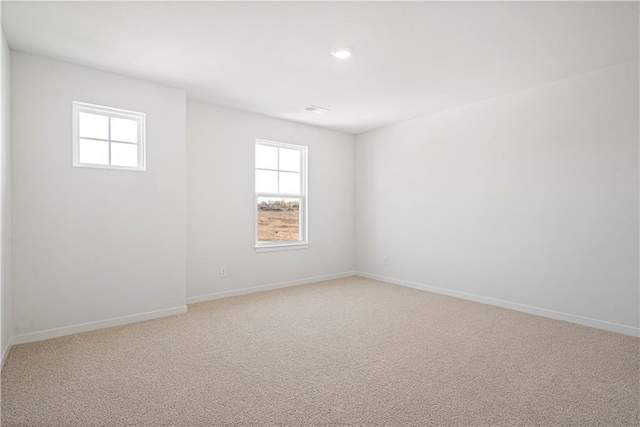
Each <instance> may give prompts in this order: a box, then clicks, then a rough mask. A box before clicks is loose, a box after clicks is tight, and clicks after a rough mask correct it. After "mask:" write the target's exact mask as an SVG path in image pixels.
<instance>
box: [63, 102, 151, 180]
mask: <svg viewBox="0 0 640 427" xmlns="http://www.w3.org/2000/svg"><path fill="white" fill-rule="evenodd" d="M144 118H145V115H144V113H136V112H134V111H126V110H119V109H116V108H109V107H102V106H99V105H91V104H84V103H81V102H74V103H73V166H79V167H89V168H103V169H124V170H135V171H144V170H145V167H146V166H145V150H144V149H145V147H144Z"/></svg>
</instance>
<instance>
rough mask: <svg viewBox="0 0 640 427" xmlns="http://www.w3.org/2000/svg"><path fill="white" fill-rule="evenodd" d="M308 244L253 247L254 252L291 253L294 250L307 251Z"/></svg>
mask: <svg viewBox="0 0 640 427" xmlns="http://www.w3.org/2000/svg"><path fill="white" fill-rule="evenodd" d="M308 247H309V244H308V243H283V244H278V245H262V246H254V248H255V250H256V252H275V251H293V250H296V249H307V248H308Z"/></svg>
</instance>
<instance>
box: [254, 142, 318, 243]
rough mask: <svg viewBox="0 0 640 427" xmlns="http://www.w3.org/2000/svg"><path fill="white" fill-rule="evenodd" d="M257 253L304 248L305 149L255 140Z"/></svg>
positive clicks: (305, 222)
mask: <svg viewBox="0 0 640 427" xmlns="http://www.w3.org/2000/svg"><path fill="white" fill-rule="evenodd" d="M255 166H256V167H255V174H256V250H258V251H260V250H282V249H300V248H305V247H307V244H308V242H307V212H306V206H307V195H306V190H307V188H306V187H307V177H306V173H307V147H303V146H300V145H293V144H284V143H280V142H271V141H263V140H257V141H256V164H255Z"/></svg>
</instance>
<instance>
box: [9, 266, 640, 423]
mask: <svg viewBox="0 0 640 427" xmlns="http://www.w3.org/2000/svg"><path fill="white" fill-rule="evenodd" d="M639 345H640V340H638V339H637V338H631V337H627V336H623V335H618V334H614V333H609V332H604V331H600V330H596V329H591V328H586V327H582V326H577V325H573V324H569V323H564V322H559V321H554V320H549V319H545V318H541V317H536V316H531V315H527V314H523V313H518V312H515V311H509V310H505V309H500V308H495V307H490V306H486V305H482V304H478V303H473V302H468V301H463V300H459V299H455V298H450V297H445V296H440V295H435V294H431V293H427V292H422V291H418V290H413V289H407V288H402V287H398V286H393V285H389V284H384V283H380V282H376V281H372V280H368V279H362V278H357V277H354V278H348V279H341V280H333V281H330V282H324V283H318V284H313V285H307V286H300V287H296V288H289V289H283V290H277V291H271V292H266V293H260V294H253V295H247V296H242V297H236V298H230V299H226V300H219V301H213V302H208V303H202V304H195V305H191V306H189V312H188V313H187V314H184V315H179V316H175V317H169V318H164V319H159V320H152V321H148V322H143V323H137V324H133V325H127V326H121V327H116V328H111V329H104V330H101V331H95V332H89V333H84V334H78V335H74V336H68V337H63V338H57V339H53V340H49V341H43V342H38V343H32V344H25V345H19V346H16V347H14V348H13V350H12V351H11V354H10V355H9V358H8V360H7V362H6V365H5V368H4V370H3V371H2V426H18V425H19V426H98V425H99V426H168V425H175V426H217V425H256V426H262V425H287V426H307V425H319V426H328V425H334V426H336V425H340V426H342V425H368V426H374V425H386V426H405V425H406V426H418V425H455V426H465V425H468V426H488V425H508V426H514V425H539V426H553V425H563V426H564V425H579V426H587V425H597V426H623V425H639V419H638V417H639V411H640V409H639V406H640V401H639V399H640V396H639V387H640V357H639V356H640V354H639V351H640V347H639Z"/></svg>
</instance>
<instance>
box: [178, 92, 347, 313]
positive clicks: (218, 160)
mask: <svg viewBox="0 0 640 427" xmlns="http://www.w3.org/2000/svg"><path fill="white" fill-rule="evenodd" d="M258 138H259V139H267V140H273V141H279V142H287V143H292V144H299V145H305V146H307V147H308V150H309V172H308V177H309V242H310V245H309V248H308V249H301V250H292V251H282V252H268V253H256V252H255V250H254V244H255V234H254V233H255V227H254V215H255V214H254V203H255V200H254V191H255V187H254V144H255V140H256V139H258ZM187 142H188V143H187V187H188V190H187V194H188V196H187V198H188V202H187V206H188V209H187V210H188V221H187V242H188V249H187V253H188V267H187V277H188V280H187V283H188V285H187V295H188V296H189V297H192V298H191V301H193V300H194V298H193V297H198V296H202V295H210V294H218V293H221V292H227V291H236V290H238V289H244V288H250V287H256V286H263V285H271V284H276V283H281V282H287V281H293V280H299V279H305V278H310V277H316V276H324V275H329V274H335V273H342V272H347V271H351V270H353V267H354V256H353V249H354V246H353V240H354V232H353V230H354V228H353V227H354V225H353V220H354V175H353V170H354V157H353V156H354V137H353V136H352V135H348V134H343V133H339V132H333V131H328V130H323V129H320V128H315V127H311V126H305V125H300V124H295V123H291V122H287V121H283V120H277V119H272V118H268V117H264V116H259V115H255V114H250V113H244V112H240V111H237V110H230V109H226V108H222V107H215V106H211V105H207V104H202V103H198V102H191V101H189V102H188V103H187ZM221 266H223V267H227V270H228V273H227V274H228V277H227V278H225V279H221V278H220V277H219V273H218V269H219V267H221Z"/></svg>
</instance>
